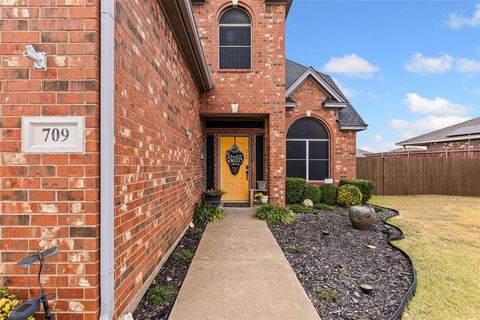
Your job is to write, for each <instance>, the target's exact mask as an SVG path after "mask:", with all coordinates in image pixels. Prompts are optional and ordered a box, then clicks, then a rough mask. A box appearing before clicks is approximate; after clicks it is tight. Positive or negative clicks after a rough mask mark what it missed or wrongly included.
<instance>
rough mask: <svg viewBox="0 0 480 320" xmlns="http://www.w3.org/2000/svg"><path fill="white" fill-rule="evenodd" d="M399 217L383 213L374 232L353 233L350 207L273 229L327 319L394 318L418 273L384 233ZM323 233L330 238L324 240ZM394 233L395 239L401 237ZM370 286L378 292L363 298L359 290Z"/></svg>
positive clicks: (301, 279) (324, 212)
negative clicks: (389, 221) (391, 220)
mask: <svg viewBox="0 0 480 320" xmlns="http://www.w3.org/2000/svg"><path fill="white" fill-rule="evenodd" d="M393 215H395V213H394V212H393V211H388V210H385V211H384V212H379V213H377V217H378V218H377V221H376V222H375V224H374V226H373V227H372V229H371V230H369V231H360V230H355V229H353V228H352V226H351V224H350V220H349V219H348V212H347V210H346V209H344V208H338V209H337V210H336V211H331V212H329V211H318V212H317V214H298V215H297V221H296V222H295V223H293V224H290V225H278V224H272V225H269V227H270V230H271V231H272V233H273V234H274V236H275V238H276V239H277V241H278V243H279V245H280V247H281V248H282V249H283V250H284V253H285V255H286V257H287V259H288V261H289V262H290V264H291V265H292V268H293V270H294V271H295V273H296V274H297V277H298V279H299V280H300V282H301V283H302V285H303V287H304V288H305V291H306V292H307V294H308V296H309V297H310V300H311V301H312V303H313V304H314V306H315V308H316V309H317V312H318V313H319V315H320V317H321V318H322V320H328V319H389V318H390V316H391V315H392V314H393V313H394V312H395V310H396V309H397V307H398V306H399V305H400V304H401V301H402V298H403V296H404V295H405V293H406V292H407V290H408V288H409V287H410V286H411V284H412V282H413V269H412V266H411V265H410V263H409V261H408V260H407V258H405V257H404V256H403V255H402V254H401V253H400V252H399V251H397V250H395V249H393V248H392V247H390V246H389V245H388V243H387V240H388V237H387V235H386V234H384V233H382V229H383V226H384V223H383V221H382V218H385V217H390V216H393ZM323 230H326V231H329V234H328V235H327V236H324V235H322V231H323ZM392 230H394V233H393V234H392V235H391V236H390V237H395V236H398V235H399V234H398V231H397V230H395V229H392ZM367 245H372V246H375V247H376V248H373V249H372V248H369V247H368V246H367ZM287 248H288V250H287ZM302 249H303V252H302ZM364 283H366V284H370V285H371V286H373V287H374V290H373V292H372V293H370V294H365V293H362V291H361V290H360V288H359V285H360V284H364ZM318 289H322V292H323V294H324V299H321V298H319V297H318V295H317V293H316V292H317V290H318ZM338 294H339V295H338ZM328 298H332V299H333V300H331V301H328V300H327V299H328ZM335 298H337V300H335Z"/></svg>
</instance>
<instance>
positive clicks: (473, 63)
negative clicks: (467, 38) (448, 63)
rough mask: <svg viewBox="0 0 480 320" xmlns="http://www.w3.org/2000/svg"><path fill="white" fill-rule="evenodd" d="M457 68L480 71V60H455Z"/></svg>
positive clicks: (467, 71) (468, 71) (463, 70)
mask: <svg viewBox="0 0 480 320" xmlns="http://www.w3.org/2000/svg"><path fill="white" fill-rule="evenodd" d="M455 70H457V71H458V72H463V73H478V72H480V61H477V60H472V59H466V58H459V59H457V60H456V61H455Z"/></svg>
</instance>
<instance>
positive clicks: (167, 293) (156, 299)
mask: <svg viewBox="0 0 480 320" xmlns="http://www.w3.org/2000/svg"><path fill="white" fill-rule="evenodd" d="M172 297H173V287H172V286H158V287H153V288H150V289H149V290H148V292H147V296H146V298H147V301H148V302H150V303H152V304H156V305H161V304H164V303H166V302H169V301H170V300H171V299H172Z"/></svg>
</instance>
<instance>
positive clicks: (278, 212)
mask: <svg viewBox="0 0 480 320" xmlns="http://www.w3.org/2000/svg"><path fill="white" fill-rule="evenodd" d="M255 217H256V218H258V219H261V220H265V221H266V222H267V223H284V224H288V223H292V222H293V221H295V215H294V214H293V212H292V211H291V210H288V209H285V208H280V207H277V206H275V205H273V204H271V203H266V204H263V205H261V206H259V207H258V208H257V210H256V211H255Z"/></svg>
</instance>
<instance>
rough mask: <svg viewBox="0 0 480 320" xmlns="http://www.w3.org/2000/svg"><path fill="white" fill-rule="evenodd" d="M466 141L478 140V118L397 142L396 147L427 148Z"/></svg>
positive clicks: (479, 134) (479, 123)
mask: <svg viewBox="0 0 480 320" xmlns="http://www.w3.org/2000/svg"><path fill="white" fill-rule="evenodd" d="M468 139H480V117H478V118H475V119H471V120H468V121H465V122H460V123H457V124H454V125H453V126H450V127H446V128H443V129H440V130H436V131H432V132H429V133H426V134H422V135H420V136H418V137H414V138H411V139H408V140H405V141H401V142H398V143H397V144H396V145H397V146H427V145H428V144H430V143H433V142H447V141H458V140H468Z"/></svg>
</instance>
